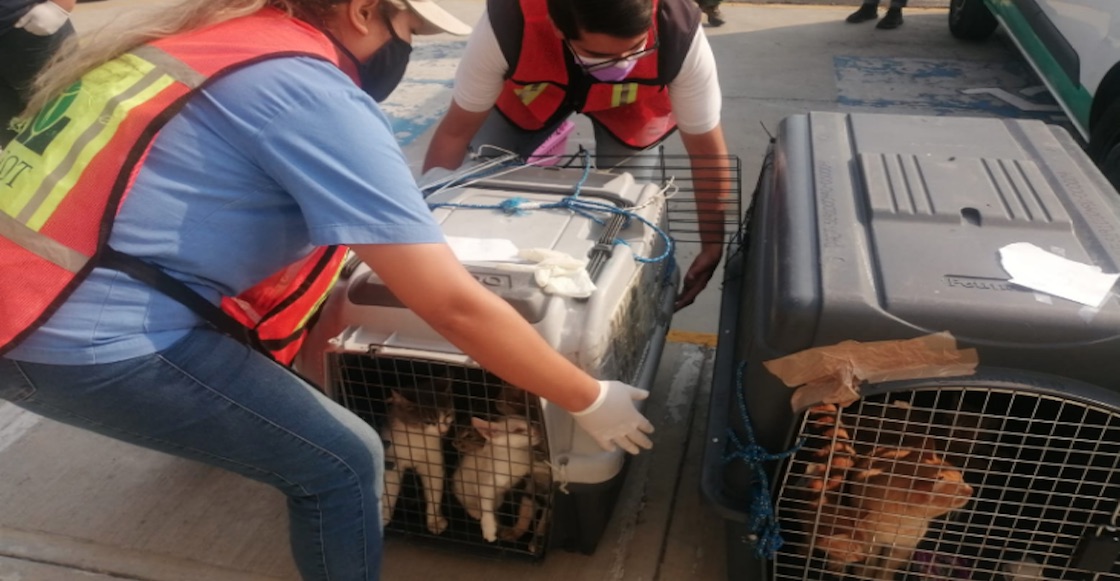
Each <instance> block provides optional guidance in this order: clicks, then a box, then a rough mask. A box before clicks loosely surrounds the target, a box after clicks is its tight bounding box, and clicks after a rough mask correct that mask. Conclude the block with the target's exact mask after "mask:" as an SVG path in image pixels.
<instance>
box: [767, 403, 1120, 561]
mask: <svg viewBox="0 0 1120 581" xmlns="http://www.w3.org/2000/svg"><path fill="white" fill-rule="evenodd" d="M833 415H834V417H835V419H836V424H835V425H838V426H842V427H843V428H844V429H843V430H821V429H820V428H821V425H820V424H821V422H819V421H814V420H813V419H811V417H810V416H811V414H806V415H805V416H804V419H803V421H802V423H801V426H800V429H799V431H800V433H801V434H802V435H804V436H805V437H806V438H807V440H806V443H805V446H804V447H803V448H802V449H801V450H800V451H799V452H798V454H797V455H795V456H794V457H793V458H792V459H791V461H789V462H787V463H786V465H785V467H784V469H783V470H782V471H781V473H780V476H779V478H778V481H777V482H778V484H779V488H778V492H777V494H776V496H777V502H776V504H777V507H776V510H777V516H778V518H779V520H780V522H781V523H782V527H783V533H784V536H785V539H786V541H787V542H786V545H785V546H784V547H783V548H782V550H781V552H780V553H779V555H778V557H777V559H776V561H775V562H774V563H773V565H772V567H771V573H772V578H773V579H776V580H794V579H799V580H810V579H814V580H815V579H865V578H871V579H914V580H917V579H923V580H925V579H973V580H988V579H992V580H1000V581H1002V580H1004V579H1007V580H1012V579H1015V580H1020V579H1047V580H1056V579H1070V580H1073V579H1079V580H1080V579H1095V580H1101V581H1103V580H1112V579H1120V567H1117V566H1116V564H1115V563H1114V564H1113V566H1112V568H1111V571H1105V572H1099V571H1087V570H1082V569H1078V568H1077V562H1078V561H1077V554H1078V548H1079V546H1080V545H1081V543H1082V542H1083V539H1084V538H1086V537H1088V536H1092V535H1093V534H1094V533H1095V532H1096V531H1097V530H1098V527H1100V526H1102V525H1109V524H1110V523H1113V522H1114V521H1115V519H1116V513H1117V511H1118V510H1120V508H1118V501H1120V471H1117V465H1118V463H1120V421H1118V417H1117V413H1116V411H1115V410H1111V409H1104V408H1101V407H1095V406H1092V405H1089V404H1085V403H1082V402H1080V401H1077V400H1072V399H1063V398H1059V397H1055V396H1051V395H1042V394H1033V393H1030V392H1025V391H1011V390H1001V389H994V388H976V387H971V388H970V387H959V388H938V389H919V390H915V391H912V392H896V393H888V394H883V395H879V396H872V397H867V398H864V399H863V400H861V401H859V402H856V403H855V404H853V405H851V406H849V407H848V408H846V409H842V410H840V411H839V412H838V413H834V414H833ZM826 434H827V435H826ZM845 440H847V441H848V442H847V443H849V444H850V446H851V447H850V448H848V447H846V446H845V443H846V442H845ZM915 441H919V442H921V443H919V444H918V445H919V446H923V445H924V446H932V447H933V448H934V449H936V450H937V453H938V454H939V455H940V457H941V458H942V459H943V460H944V461H945V462H948V463H949V464H952V465H953V466H955V467H956V468H955V469H956V470H957V471H959V473H960V474H961V475H962V476H963V479H964V481H965V482H966V483H967V484H968V485H969V486H970V487H971V489H972V496H971V499H969V500H968V502H967V504H965V505H964V506H963V507H961V508H960V509H957V510H955V511H951V512H948V513H947V514H944V515H943V516H939V517H937V518H933V519H931V520H930V521H929V527H928V530H927V531H925V532H924V534H920V535H916V536H920V539H921V540H920V542H919V543H917V546H916V547H915V550H914V551H913V553H911V554H908V555H906V562H901V563H898V564H897V570H896V571H893V572H892V571H891V570H890V569H892V567H883V568H881V569H874V568H871V567H861V563H862V564H864V565H866V564H869V563H871V562H872V559H871V558H868V559H865V560H864V559H858V560H856V561H855V562H853V563H851V564H848V565H846V566H844V565H840V566H837V565H836V564H833V565H832V566H831V567H830V563H829V560H828V558H827V557H826V553H825V551H824V549H823V548H822V546H824V547H827V546H828V545H829V544H830V543H831V542H832V541H831V540H830V535H835V534H841V533H844V532H852V533H853V534H854V535H855V536H856V537H857V538H858V536H859V535H860V534H861V533H860V531H861V530H863V531H866V530H868V528H869V526H868V524H867V523H868V521H867V518H868V516H869V515H867V514H866V513H861V512H860V511H859V510H858V509H851V510H849V509H844V508H842V507H841V508H835V506H836V505H835V503H842V505H844V506H847V507H856V506H860V505H862V504H865V501H866V499H860V498H858V497H857V496H856V494H857V493H862V494H875V495H878V494H882V492H881V491H879V492H874V491H873V490H872V489H870V488H868V487H864V488H859V487H858V486H855V485H853V482H854V481H855V480H856V479H857V478H858V476H857V474H858V473H859V470H858V466H859V462H861V461H863V462H866V459H865V458H866V457H867V455H869V454H872V453H874V452H873V450H874V449H875V448H876V447H879V448H880V451H879V452H878V453H882V449H883V448H890V447H899V446H901V447H905V446H907V445H913V444H914V443H915ZM846 450H847V451H854V455H855V460H856V467H857V468H856V469H849V470H847V471H845V470H844V468H843V467H844V466H845V465H846V464H848V463H846V462H844V461H839V460H837V456H838V454H844V453H846V452H845V451H846ZM821 451H824V452H823V453H822V452H821ZM904 462H905V460H902V459H900V460H897V464H896V466H897V468H895V467H889V468H886V470H887V471H892V470H895V471H898V472H899V473H906V474H912V473H915V472H916V470H915V469H914V468H913V467H909V468H907V467H905V466H904V465H903V464H904ZM880 466H882V464H880ZM822 471H823V473H822ZM809 475H820V476H822V477H823V480H822V481H820V482H824V483H827V482H829V479H836V481H840V480H842V481H843V484H842V485H841V486H838V487H837V488H836V489H835V494H834V495H833V496H832V497H831V499H830V502H832V503H834V504H833V508H825V506H822V505H821V504H819V503H817V502H816V499H818V498H819V492H818V490H817V488H818V487H820V486H821V484H816V485H814V484H813V481H814V479H815V478H811V477H809ZM904 480H906V479H905V478H903V479H899V481H904ZM894 485H898V482H894V483H892V486H894ZM911 485H912V486H913V487H914V488H919V487H922V486H923V484H922V483H921V482H920V481H919V480H916V479H911ZM931 485H932V484H931V483H926V484H925V485H924V486H927V487H928V486H931ZM861 491H862V492H861ZM895 492H896V493H902V494H903V497H904V498H905V493H906V491H895ZM896 496H897V494H896ZM915 498H917V497H915ZM926 502H928V499H927V500H926ZM826 504H827V503H826ZM844 511H847V512H844ZM839 512H844V514H845V518H847V519H849V520H846V521H844V520H843V519H838V518H836V516H835V515H837V514H838V513H839ZM830 521H831V522H830ZM830 525H832V528H831V529H830V528H829V526H830ZM845 529H847V530H845ZM888 536H889V535H888ZM896 540H897V539H896ZM902 553H903V554H906V553H907V551H902ZM1013 570H1017V571H1020V572H1022V571H1026V570H1030V571H1033V573H1030V574H1027V576H1025V577H1022V576H1014V575H1011V574H1008V572H1009V571H1013Z"/></svg>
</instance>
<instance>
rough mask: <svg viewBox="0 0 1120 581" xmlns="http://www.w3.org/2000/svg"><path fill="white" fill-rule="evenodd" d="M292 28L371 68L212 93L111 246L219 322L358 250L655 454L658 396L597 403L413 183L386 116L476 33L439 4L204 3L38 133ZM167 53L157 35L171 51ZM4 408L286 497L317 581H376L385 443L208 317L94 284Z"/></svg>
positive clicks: (564, 398) (146, 169) (169, 135)
mask: <svg viewBox="0 0 1120 581" xmlns="http://www.w3.org/2000/svg"><path fill="white" fill-rule="evenodd" d="M268 7H278V8H281V9H284V10H286V11H288V12H290V13H292V14H294V15H295V16H296V17H298V18H300V19H302V20H304V21H306V22H308V23H310V24H312V25H313V26H315V27H316V28H317V29H319V30H321V31H322V32H323V33H324V34H326V35H327V36H328V37H329V38H330V39H331V40H332V41H333V42H334V43H335V44H336V46H337V47H338V50H339V53H340V61H339V62H341V63H343V66H349V65H353V66H355V67H356V68H357V70H358V73H359V75H358V76H360V78H361V79H362V82H361V87H359V86H358V85H356V84H355V83H354V82H353V81H352V80H351V78H350V77H349V76H347V74H345V73H343V72H342V71H341V70H340V69H339V68H338V67H336V66H335V65H333V64H331V63H328V62H325V61H323V60H321V59H317V58H311V57H304V56H291V57H281V58H271V59H267V60H263V61H260V62H256V63H254V64H250V65H248V66H244V67H243V68H240V69H237V70H236V71H234V72H232V73H230V74H228V75H226V76H224V77H221V78H219V79H214V80H212V81H211V82H210V83H209V84H206V85H204V86H203V88H202V89H200V90H199V91H198V92H197V93H195V94H194V95H193V96H192V97H191V98H190V99H189V101H188V102H187V103H186V105H185V106H184V107H183V108H182V110H181V111H180V112H179V113H178V114H177V115H175V116H174V117H173V118H172V119H171V120H170V121H168V122H167V124H166V125H165V126H163V128H162V129H161V130H160V133H159V135H158V136H157V137H156V138H155V140H154V142H153V143H152V145H151V147H150V149H149V150H148V153H147V157H146V159H145V161H144V162H143V164H142V165H141V166H140V169H139V171H138V172H136V174H135V181H134V182H133V186H132V188H131V189H130V190H129V195H128V197H127V198H126V200H125V202H124V203H123V204H122V206H121V208H120V211H119V213H118V214H117V218H116V220H115V222H114V226H113V230H112V234H111V236H110V239H109V245H110V246H112V247H113V248H115V249H116V250H118V251H121V252H124V253H126V254H130V255H133V256H136V257H139V258H141V259H143V260H145V261H147V262H149V263H151V264H154V265H156V266H158V267H159V268H160V269H161V270H163V271H164V272H166V273H167V274H169V275H171V276H173V277H174V278H176V279H178V280H179V281H181V282H183V283H185V284H186V285H187V286H189V287H190V288H192V289H193V290H194V291H196V292H197V293H199V294H201V295H202V296H204V297H206V298H208V299H209V300H211V301H212V302H214V303H217V302H218V300H219V299H220V297H222V296H234V295H237V294H238V293H240V292H242V291H244V290H245V289H247V288H249V287H251V286H252V285H254V284H256V283H257V282H259V281H260V280H262V279H264V278H265V277H267V276H269V275H270V274H272V273H274V272H276V271H277V270H279V269H280V268H281V267H283V266H284V265H286V264H289V263H291V262H293V261H295V260H297V259H299V258H301V257H303V256H305V255H307V254H308V253H309V252H310V251H311V249H312V248H314V247H316V246H323V245H331V244H345V245H349V246H350V247H351V248H352V249H353V250H354V252H355V253H356V254H357V255H358V256H359V257H360V258H361V259H362V260H363V261H364V262H365V263H366V264H368V265H369V266H370V267H371V268H372V269H373V270H374V271H375V272H377V274H378V275H379V276H380V278H381V279H382V280H383V281H384V282H385V284H386V285H387V286H388V287H389V288H390V290H392V292H393V293H394V294H395V295H396V296H397V297H399V298H400V299H401V301H403V302H404V303H405V305H406V306H408V307H409V308H410V309H412V310H413V311H414V312H416V313H417V314H418V315H419V316H420V317H422V318H423V319H424V320H425V321H426V322H428V323H429V324H430V325H431V326H432V328H433V329H435V330H436V331H438V332H440V333H441V334H443V335H444V336H445V337H447V338H448V339H449V340H450V341H451V342H452V343H454V344H455V345H456V346H458V347H459V348H460V349H462V350H463V352H465V353H466V354H468V355H469V356H470V357H472V358H473V359H474V360H475V361H477V362H478V363H480V364H481V365H483V366H484V367H486V368H487V369H489V370H490V371H492V372H493V373H495V374H497V375H498V376H500V377H502V378H503V379H504V380H506V381H508V382H509V383H511V384H513V385H516V386H519V387H522V388H524V389H526V390H528V391H530V392H532V393H535V394H537V395H540V396H542V397H544V398H546V399H548V400H549V401H550V402H552V403H553V404H554V405H558V406H560V407H562V408H564V409H567V410H569V411H571V412H573V414H574V415H575V417H576V420H577V421H578V422H579V423H580V425H581V426H582V427H583V428H584V429H585V430H586V431H587V432H588V433H589V434H591V435H592V436H593V437H595V438H596V440H597V441H599V443H600V444H601V445H602V446H604V448H607V449H613V447H614V446H616V445H618V446H622V447H623V448H626V449H627V450H629V451H631V452H634V453H636V452H637V451H638V447H639V446H642V447H647V448H648V447H649V446H650V442H649V439H648V438H647V437H646V436H645V433H644V432H649V431H651V430H652V427H651V426H650V425H649V422H648V421H647V420H646V419H645V418H644V417H643V416H642V415H641V414H640V413H639V412H638V411H637V410H636V409H635V406H634V400H635V399H639V398H642V397H644V392H642V391H640V390H637V389H635V388H633V387H631V386H628V385H626V384H623V383H620V382H611V381H596V380H595V379H593V378H591V377H590V376H588V375H587V374H586V373H584V372H583V371H581V370H580V369H578V368H577V367H575V366H574V365H572V364H571V363H570V362H569V361H568V360H567V359H565V358H564V357H563V356H561V355H560V354H558V353H557V352H555V351H554V350H553V349H552V348H551V347H550V346H549V345H548V344H547V343H546V342H545V341H544V340H543V339H542V338H541V337H540V336H539V335H538V334H537V333H536V331H535V330H534V329H533V328H532V327H531V326H529V324H528V323H526V322H525V321H524V320H523V319H522V318H521V317H520V315H518V314H517V313H516V312H515V311H514V310H513V309H512V308H511V307H510V306H509V305H507V304H506V303H505V302H504V301H502V300H501V299H499V298H498V297H497V296H496V295H494V294H492V293H491V292H489V291H488V290H486V289H485V288H483V287H482V286H481V285H480V284H478V283H477V282H476V281H475V280H474V278H472V277H471V276H470V275H469V273H468V272H467V271H466V270H465V269H464V268H463V267H462V266H461V265H460V264H459V262H458V261H457V260H456V259H455V256H454V254H453V253H452V252H451V250H450V249H449V248H448V247H447V245H446V243H445V242H444V239H443V236H442V234H441V232H440V229H439V227H438V226H437V224H436V223H435V221H434V220H433V218H432V216H431V214H430V212H429V211H428V208H427V206H426V205H425V203H424V201H423V198H422V196H421V194H420V192H419V190H418V189H417V186H416V184H415V183H414V181H413V178H412V176H411V173H410V171H409V168H408V167H407V165H406V163H405V159H404V157H403V155H402V153H401V151H400V149H399V147H398V145H397V144H396V142H395V140H394V138H393V134H392V130H391V128H390V126H389V122H388V120H387V119H386V118H385V116H384V115H383V114H382V113H381V111H380V110H379V109H378V107H377V105H376V104H375V102H374V99H373V98H371V95H372V96H375V97H378V98H383V97H384V96H385V95H387V94H388V92H389V91H390V90H391V89H392V87H393V86H395V84H396V82H397V81H399V79H400V73H401V72H403V67H404V64H405V63H406V62H407V59H408V54H409V50H408V47H407V44H408V43H409V42H410V41H411V37H412V34H415V33H426V32H435V31H438V30H447V31H452V32H456V31H457V30H458V29H460V28H466V27H465V26H463V25H462V24H461V23H458V22H457V21H455V20H454V19H453V18H452V17H451V16H450V15H448V14H446V13H445V12H442V11H441V10H439V9H438V8H437V7H435V6H434V4H432V2H431V0H189V1H185V2H183V3H182V4H181V5H180V6H175V7H168V8H165V9H164V11H163V14H164V16H161V17H159V18H161V19H162V20H163V21H162V22H149V23H148V24H147V25H145V26H144V27H143V28H142V29H138V30H132V31H131V32H129V33H122V34H121V35H118V36H113V35H110V34H105V35H101V36H100V38H101V39H102V41H101V44H97V43H94V44H91V45H89V46H86V47H84V48H83V50H82V52H81V54H80V55H74V57H73V59H71V60H70V61H69V62H62V63H59V64H58V65H57V66H55V67H52V68H51V69H49V70H48V71H46V73H45V74H44V77H43V78H42V80H41V84H42V86H43V87H44V88H43V89H42V90H41V91H40V93H38V94H37V95H35V96H33V98H32V100H31V105H30V106H29V112H31V113H34V112H35V111H37V110H38V109H40V108H42V106H43V104H44V103H46V102H48V101H49V100H50V98H51V97H53V96H54V95H56V94H59V93H61V91H62V90H63V89H64V88H65V87H67V86H69V84H70V83H71V82H72V81H73V79H75V78H77V77H78V76H80V75H81V73H82V72H84V71H87V70H90V69H92V68H94V67H96V66H99V65H100V64H101V63H104V62H105V61H107V60H110V59H112V58H114V57H116V56H118V55H120V54H122V53H123V52H126V51H128V50H131V49H133V48H135V47H136V46H138V45H140V44H143V43H145V42H149V41H151V40H152V39H153V38H162V37H166V36H170V35H173V34H176V33H181V32H187V31H189V30H192V29H193V28H198V27H201V26H205V25H208V24H214V23H217V22H221V21H224V20H228V19H231V18H235V17H239V16H245V15H249V14H253V13H254V12H255V11H257V10H261V9H265V8H268ZM157 31H158V32H157ZM0 398H4V399H7V400H9V401H12V402H14V403H16V404H17V405H19V406H21V407H23V408H26V409H28V410H31V411H34V412H36V413H39V414H42V415H44V416H47V417H50V418H54V419H56V420H59V421H62V422H65V423H68V424H72V425H75V426H79V427H83V428H86V429H89V430H93V431H96V432H99V433H102V434H106V435H109V436H111V437H114V438H118V439H121V440H124V441H128V442H132V443H135V444H138V445H141V446H145V447H148V448H152V449H156V450H161V451H164V452H167V453H171V454H175V455H178V456H182V457H186V458H191V459H194V460H198V461H201V462H205V463H208V464H211V465H215V466H219V467H222V468H226V469H229V470H232V471H235V472H237V473H239V474H242V475H245V476H247V477H249V478H253V479H256V480H259V481H262V482H266V483H268V484H271V485H273V486H275V487H276V488H278V489H279V490H281V491H282V492H283V493H284V494H286V495H287V496H288V504H289V510H290V515H291V519H290V522H291V529H292V532H291V538H292V550H293V554H294V556H295V560H296V563H297V565H298V567H299V569H300V572H301V574H302V575H303V577H304V578H305V579H309V580H310V579H316V580H318V579H322V580H326V579H332V580H340V579H341V580H357V579H362V580H368V579H377V577H378V571H379V567H380V559H381V516H380V498H379V497H380V494H381V487H382V475H383V466H382V462H383V451H382V449H381V440H380V438H379V437H378V435H377V434H376V433H375V432H374V431H373V429H372V428H371V427H370V426H369V425H368V424H366V423H365V422H363V421H362V420H360V419H359V418H357V417H356V416H354V415H353V414H352V413H350V412H349V411H348V410H346V409H344V408H342V407H341V406H339V405H338V404H336V403H335V402H333V401H331V400H329V399H328V398H326V397H324V396H323V395H322V394H321V393H319V392H318V391H317V390H316V389H314V388H312V387H311V386H309V385H307V384H306V383H304V382H303V381H302V380H300V379H299V378H298V377H296V376H295V375H293V374H292V373H290V372H289V371H288V370H287V369H284V368H282V367H280V366H278V365H276V364H274V363H273V362H272V361H270V360H269V359H267V358H266V357H264V356H263V355H261V354H259V353H257V352H255V351H253V350H251V349H250V348H248V347H246V346H245V345H243V344H241V343H239V342H238V341H236V340H234V339H232V338H230V337H228V336H225V335H223V334H221V333H219V332H217V331H215V330H213V329H211V328H210V327H208V326H207V325H206V323H205V322H203V321H202V320H201V319H200V318H199V317H198V316H197V315H196V314H195V313H194V312H193V311H191V310H190V309H188V308H187V307H185V306H183V305H181V304H179V303H178V302H176V301H175V300H173V299H171V298H168V297H167V296H164V295H163V294H161V293H159V292H158V291H155V290H153V289H152V288H150V287H148V286H146V285H145V284H144V283H142V282H139V281H137V280H134V279H132V278H131V277H129V276H128V275H126V274H123V273H121V272H118V271H114V270H108V269H102V268H98V269H95V270H94V271H93V272H92V273H91V274H90V275H89V276H88V278H86V279H85V280H84V281H83V282H82V283H81V285H80V286H79V287H78V288H77V289H76V290H75V291H74V293H73V294H72V295H71V296H70V297H69V299H67V301H66V302H65V303H64V304H62V305H61V306H60V307H59V308H58V310H57V311H56V312H55V313H54V314H53V315H52V316H51V317H50V319H49V320H47V321H46V323H45V324H44V325H42V326H41V327H40V328H38V329H37V330H36V331H35V332H34V333H33V334H31V335H30V336H29V337H27V338H26V339H25V340H23V341H22V342H21V343H20V344H19V345H18V346H16V347H15V348H14V349H13V350H11V351H9V352H8V353H7V354H6V355H5V356H4V357H3V358H0Z"/></svg>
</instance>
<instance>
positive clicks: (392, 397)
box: [389, 389, 412, 405]
mask: <svg viewBox="0 0 1120 581" xmlns="http://www.w3.org/2000/svg"><path fill="white" fill-rule="evenodd" d="M389 403H391V404H396V405H408V404H410V403H412V402H410V401H408V398H407V397H405V396H403V395H401V392H399V391H397V390H395V389H390V390H389Z"/></svg>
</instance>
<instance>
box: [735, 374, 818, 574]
mask: <svg viewBox="0 0 1120 581" xmlns="http://www.w3.org/2000/svg"><path fill="white" fill-rule="evenodd" d="M746 367H747V364H746V362H745V361H744V362H741V363H739V369H738V371H737V372H736V375H735V386H736V390H735V392H736V399H737V403H738V405H739V416H740V418H741V419H742V421H743V430H744V431H745V432H746V437H747V443H746V444H744V443H743V442H742V441H741V440H740V439H739V437H738V436H737V435H736V434H735V431H734V430H733V429H730V428H728V430H727V436H728V438H729V439H730V440H731V444H732V446H733V451H732V452H731V453H729V454H727V455H726V456H724V457H723V461H724V462H725V463H727V462H731V461H733V460H742V461H743V462H746V463H747V466H748V467H750V468H751V470H753V471H754V481H753V482H752V483H751V490H750V503H749V505H748V507H747V528H748V529H749V530H750V531H751V534H752V540H753V541H754V552H755V554H756V555H758V557H759V558H762V559H768V560H773V559H774V557H775V556H776V555H777V554H778V549H781V548H782V545H783V544H785V541H784V540H783V539H782V529H781V526H780V524H779V523H778V518H777V517H776V516H775V515H774V503H773V498H772V497H771V495H770V477H769V475H767V474H766V468H765V467H764V466H763V464H764V463H766V462H771V461H774V460H782V459H785V458H788V457H790V456H792V455H794V454H796V453H797V451H798V450H800V449H801V446H803V445H804V444H805V438H801V440H799V441H798V442H797V444H795V445H794V446H793V447H792V448H790V449H789V450H786V451H785V452H780V453H778V454H771V453H770V452H768V451H766V448H763V447H762V446H760V445H758V442H757V440H755V437H754V426H753V425H752V424H751V418H750V415H749V414H747V402H746V398H745V397H744V396H743V391H744V385H743V372H744V370H746Z"/></svg>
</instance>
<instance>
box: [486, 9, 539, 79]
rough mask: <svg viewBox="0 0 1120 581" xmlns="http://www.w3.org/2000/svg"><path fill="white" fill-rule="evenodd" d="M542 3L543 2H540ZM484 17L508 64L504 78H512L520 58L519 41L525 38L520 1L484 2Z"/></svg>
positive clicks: (523, 16)
mask: <svg viewBox="0 0 1120 581" xmlns="http://www.w3.org/2000/svg"><path fill="white" fill-rule="evenodd" d="M541 1H542V2H543V1H544V0H541ZM486 15H487V17H488V18H489V19H490V27H491V28H493V29H494V36H495V37H496V38H497V39H498V47H499V48H501V49H502V56H504V57H505V58H506V63H508V64H509V70H508V71H507V72H506V78H509V77H511V76H513V71H515V70H516V69H517V61H518V60H519V59H520V58H521V41H522V39H523V38H524V36H525V15H524V14H523V13H522V12H521V1H520V0H486Z"/></svg>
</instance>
